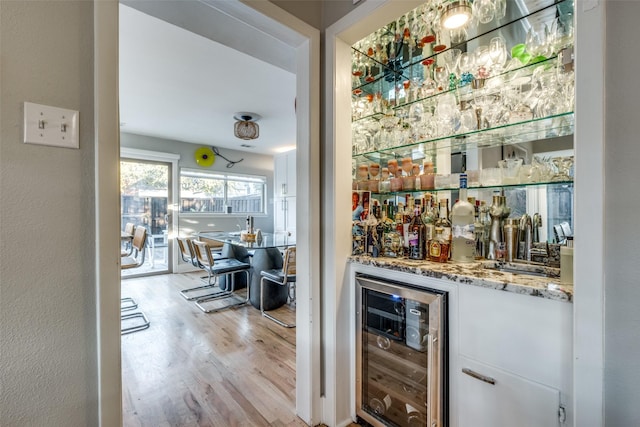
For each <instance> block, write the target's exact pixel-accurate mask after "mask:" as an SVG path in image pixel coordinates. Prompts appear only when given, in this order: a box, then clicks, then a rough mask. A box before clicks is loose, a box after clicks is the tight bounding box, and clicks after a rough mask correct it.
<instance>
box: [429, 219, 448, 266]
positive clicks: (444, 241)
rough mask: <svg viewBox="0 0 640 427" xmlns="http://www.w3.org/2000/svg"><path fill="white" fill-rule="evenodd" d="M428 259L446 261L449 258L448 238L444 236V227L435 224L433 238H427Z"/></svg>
mask: <svg viewBox="0 0 640 427" xmlns="http://www.w3.org/2000/svg"><path fill="white" fill-rule="evenodd" d="M428 246H429V261H433V262H447V260H448V259H449V239H448V238H445V236H444V229H443V228H442V227H438V226H436V228H435V235H434V236H433V239H431V240H429V243H428Z"/></svg>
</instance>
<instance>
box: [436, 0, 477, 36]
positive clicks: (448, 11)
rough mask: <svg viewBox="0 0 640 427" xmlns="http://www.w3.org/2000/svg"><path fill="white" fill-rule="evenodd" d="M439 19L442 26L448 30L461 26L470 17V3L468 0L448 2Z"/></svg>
mask: <svg viewBox="0 0 640 427" xmlns="http://www.w3.org/2000/svg"><path fill="white" fill-rule="evenodd" d="M440 19H441V20H440V23H441V24H442V26H443V27H444V28H447V29H449V30H455V29H456V28H460V27H463V26H464V25H466V23H467V22H469V20H470V19H471V3H470V2H469V0H453V1H450V2H448V4H447V5H446V6H445V7H444V11H443V12H442V15H441V18H440Z"/></svg>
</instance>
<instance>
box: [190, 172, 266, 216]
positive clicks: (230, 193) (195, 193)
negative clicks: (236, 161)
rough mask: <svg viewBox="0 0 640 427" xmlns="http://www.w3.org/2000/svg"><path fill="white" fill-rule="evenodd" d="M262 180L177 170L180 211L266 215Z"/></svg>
mask: <svg viewBox="0 0 640 427" xmlns="http://www.w3.org/2000/svg"><path fill="white" fill-rule="evenodd" d="M265 193H266V178H265V177H263V176H253V175H232V174H223V173H215V172H202V171H194V170H188V169H182V170H181V171H180V212H185V213H186V212H194V213H195V212H200V213H214V214H222V213H227V212H230V213H239V214H266V210H265Z"/></svg>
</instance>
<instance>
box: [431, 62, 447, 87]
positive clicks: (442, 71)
mask: <svg viewBox="0 0 640 427" xmlns="http://www.w3.org/2000/svg"><path fill="white" fill-rule="evenodd" d="M433 77H434V78H435V80H436V83H438V91H440V92H442V91H444V90H445V88H448V87H449V85H448V82H449V72H448V71H447V67H444V66H438V67H436V68H435V69H434V71H433Z"/></svg>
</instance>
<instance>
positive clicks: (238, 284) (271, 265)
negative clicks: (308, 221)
mask: <svg viewBox="0 0 640 427" xmlns="http://www.w3.org/2000/svg"><path fill="white" fill-rule="evenodd" d="M261 234H262V236H261V237H262V238H261V239H259V240H257V241H255V242H250V241H246V240H243V239H242V237H241V233H240V232H201V233H198V238H199V239H200V240H202V241H203V242H207V243H214V242H215V243H222V245H223V246H222V257H223V258H235V259H237V260H239V261H242V262H248V263H250V264H251V267H252V270H253V271H252V274H251V275H250V276H251V279H250V283H249V300H250V301H251V305H253V306H254V307H255V308H260V279H261V275H260V272H262V271H267V270H274V269H282V264H283V257H282V252H281V251H283V250H284V249H286V248H287V247H289V246H295V245H296V240H295V237H294V236H290V235H289V233H286V232H283V233H261ZM225 279H226V278H225V277H221V278H220V281H219V283H218V286H219V287H220V288H221V289H223V290H228V289H227V288H228V284H227V281H226V280H225ZM246 285H247V283H246V275H244V274H239V273H236V275H235V276H234V286H235V288H236V289H239V288H243V287H245V286H246ZM288 296H289V290H288V287H287V286H280V285H277V284H275V283H272V282H270V281H265V286H264V309H265V310H273V309H276V308H278V307H281V306H283V305H284V304H286V302H287V298H288Z"/></svg>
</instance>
